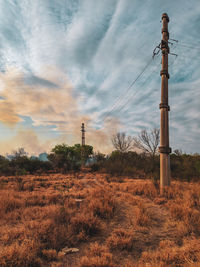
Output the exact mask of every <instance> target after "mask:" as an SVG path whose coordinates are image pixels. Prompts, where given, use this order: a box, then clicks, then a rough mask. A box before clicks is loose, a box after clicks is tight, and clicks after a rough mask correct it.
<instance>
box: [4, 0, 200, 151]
mask: <svg viewBox="0 0 200 267" xmlns="http://www.w3.org/2000/svg"><path fill="white" fill-rule="evenodd" d="M163 12H167V13H168V15H169V16H170V23H169V30H170V37H172V38H174V39H178V40H179V41H180V44H181V41H183V42H187V43H191V44H193V45H192V46H197V44H198V43H200V35H199V27H200V25H199V24H200V21H199V12H200V3H199V1H198V0H193V1H185V2H184V5H183V3H182V1H181V0H177V1H172V0H169V1H165V2H163V1H161V0H152V1H141V0H136V1H132V0H102V1H93V0H84V1H80V0H79V1H78V0H73V1H72V0H61V1H54V0H53V1H49V0H43V1H39V0H34V1H31V2H30V1H28V0H25V1H20V0H17V1H10V0H9V1H7V0H1V1H0V17H1V20H0V40H1V42H0V64H1V65H0V67H1V70H2V74H1V77H0V79H1V82H0V84H1V88H2V89H1V97H3V98H2V99H1V100H0V104H1V106H0V119H1V121H3V122H4V123H7V124H8V123H10V124H13V123H17V122H20V120H22V119H21V117H20V115H21V116H28V117H30V118H31V119H32V121H33V125H34V127H37V126H39V125H40V126H41V127H42V126H44V127H46V126H49V127H51V131H52V137H53V129H54V130H55V129H58V130H60V132H62V131H63V132H64V131H69V128H70V131H71V132H73V131H74V132H77V134H75V135H76V136H77V138H78V131H79V130H80V129H79V128H80V125H79V124H80V123H81V121H82V119H85V120H86V121H87V122H88V124H89V127H90V129H91V133H92V134H94V132H93V130H94V131H96V130H95V129H96V128H99V127H104V126H105V125H104V121H103V118H104V117H105V116H106V114H107V112H108V111H109V110H110V108H111V107H112V106H113V104H114V103H115V101H116V99H117V98H118V97H119V96H121V94H122V97H121V98H120V99H121V100H120V105H116V108H115V109H114V110H113V111H112V113H111V114H110V115H111V116H112V117H114V118H117V119H118V121H119V119H120V122H121V129H122V130H126V131H127V132H128V133H130V134H137V133H138V132H139V131H140V130H141V129H142V128H146V129H150V128H151V127H155V126H157V127H158V126H159V116H160V114H159V109H158V104H159V102H160V100H159V99H160V78H159V69H160V66H159V60H158V59H157V61H155V62H153V63H152V65H151V66H150V68H149V69H148V70H147V71H146V72H145V74H144V76H143V77H142V78H141V79H140V80H139V81H138V82H137V83H136V84H135V85H134V87H133V88H132V90H131V91H129V93H128V94H127V95H124V92H125V91H126V88H127V87H128V86H129V85H130V83H131V82H132V81H133V80H134V79H135V78H136V77H137V75H138V74H139V73H140V72H141V70H142V69H143V68H144V66H145V64H146V63H147V61H148V60H149V59H150V57H151V55H152V50H153V48H154V47H155V46H156V45H157V44H158V43H159V41H160V39H161V32H160V31H161V24H160V23H159V21H160V19H161V14H162V13H163ZM199 47H200V46H199ZM171 51H172V52H173V51H174V52H175V53H177V54H178V55H179V56H178V58H177V59H176V61H174V58H173V56H170V66H169V71H170V74H171V78H170V80H169V84H170V86H169V88H170V94H169V95H170V105H171V113H170V123H171V126H172V127H171V132H170V138H171V144H172V147H174V148H177V147H180V148H183V150H185V151H187V152H195V151H200V145H199V144H198V142H197V140H198V135H199V125H200V119H199V118H200V116H199V115H200V107H199V101H198V99H199V85H200V83H199V71H198V70H199V60H198V49H192V48H186V47H183V46H180V45H177V46H172V48H171ZM173 61H174V63H173ZM44 66H45V67H44ZM46 66H48V68H47V67H46ZM66 77H67V78H66ZM69 81H70V82H69ZM63 122H65V123H63ZM110 127H111V126H110ZM76 129H78V131H76ZM102 131H105V132H106V131H108V129H106V130H105V128H104V129H103V130H102ZM183 133H184V134H183ZM88 135H89V140H90V141H91V140H93V139H94V143H93V145H94V146H95V145H96V144H95V140H96V138H92V135H91V136H90V134H89V132H88ZM102 136H103V135H102ZM70 138H71V137H70ZM106 138H108V139H109V134H108V133H106V135H105V136H104V142H107V145H108V143H109V141H106V140H105V139H106ZM38 139H40V136H38ZM72 139H73V138H71V142H73V140H72ZM101 140H102V139H101ZM91 142H93V141H91ZM107 145H106V146H107Z"/></svg>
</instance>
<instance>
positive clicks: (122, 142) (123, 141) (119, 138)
mask: <svg viewBox="0 0 200 267" xmlns="http://www.w3.org/2000/svg"><path fill="white" fill-rule="evenodd" d="M111 140H112V143H113V146H114V148H115V149H116V150H119V151H120V152H128V151H130V150H131V149H132V148H133V138H132V137H131V136H127V135H126V133H125V132H118V133H116V134H115V135H113V136H112V139H111Z"/></svg>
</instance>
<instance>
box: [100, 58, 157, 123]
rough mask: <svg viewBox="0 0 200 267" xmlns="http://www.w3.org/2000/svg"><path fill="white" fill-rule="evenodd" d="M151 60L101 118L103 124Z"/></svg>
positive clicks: (150, 61)
mask: <svg viewBox="0 0 200 267" xmlns="http://www.w3.org/2000/svg"><path fill="white" fill-rule="evenodd" d="M152 61H153V58H151V60H149V62H148V63H147V64H146V65H145V67H144V68H143V70H142V71H141V72H140V73H139V75H138V76H137V77H136V78H135V79H134V80H133V82H132V83H131V84H130V85H129V86H128V88H127V89H126V90H125V92H123V93H122V94H121V95H120V96H119V97H117V99H116V101H115V103H114V104H113V105H112V107H111V109H110V110H109V111H108V112H107V114H106V115H105V116H104V118H103V120H102V121H103V122H105V120H106V119H107V118H108V117H109V116H110V114H111V113H112V112H113V111H114V110H115V109H116V106H118V105H120V101H123V99H124V97H126V95H127V94H128V92H129V91H130V89H131V88H132V87H133V86H134V84H135V83H136V82H137V81H138V80H139V78H140V77H141V76H142V75H143V73H144V72H145V70H146V69H147V68H148V67H149V66H150V64H151V63H152Z"/></svg>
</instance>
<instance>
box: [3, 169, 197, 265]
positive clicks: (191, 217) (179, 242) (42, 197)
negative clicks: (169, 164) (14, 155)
mask: <svg viewBox="0 0 200 267" xmlns="http://www.w3.org/2000/svg"><path fill="white" fill-rule="evenodd" d="M199 192H200V183H187V182H177V181H176V182H172V186H171V187H170V188H169V189H168V190H167V191H166V192H165V195H164V196H162V197H161V196H160V195H159V191H158V189H157V187H156V186H155V185H154V184H153V183H152V182H151V181H150V180H134V179H131V178H123V179H122V178H121V179H120V181H118V179H115V178H114V177H112V178H111V177H108V175H103V174H101V175H100V174H95V175H94V174H92V173H79V175H76V176H74V175H70V174H68V175H59V174H54V175H51V176H31V175H29V176H21V177H19V178H17V179H16V178H15V177H1V178H0V227H1V231H0V266H72V267H75V266H80V267H106V266H108V267H114V266H127V267H130V266H190V265H193V264H194V266H198V265H199V264H200V242H199V236H200V193H199ZM65 247H76V248H78V249H79V252H77V253H76V254H72V253H71V254H66V255H64V256H62V257H60V254H59V252H60V251H61V250H62V249H63V248H65ZM195 264H196V265H195Z"/></svg>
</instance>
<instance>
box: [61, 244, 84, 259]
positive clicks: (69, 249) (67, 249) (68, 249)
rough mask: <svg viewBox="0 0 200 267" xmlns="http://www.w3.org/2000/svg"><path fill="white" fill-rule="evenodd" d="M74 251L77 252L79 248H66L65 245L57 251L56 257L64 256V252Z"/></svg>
mask: <svg viewBox="0 0 200 267" xmlns="http://www.w3.org/2000/svg"><path fill="white" fill-rule="evenodd" d="M76 252H79V249H78V248H68V247H65V248H63V249H62V250H61V251H59V252H58V257H59V258H60V257H63V256H65V255H66V254H69V253H76Z"/></svg>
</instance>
